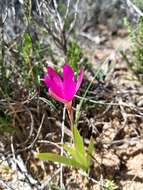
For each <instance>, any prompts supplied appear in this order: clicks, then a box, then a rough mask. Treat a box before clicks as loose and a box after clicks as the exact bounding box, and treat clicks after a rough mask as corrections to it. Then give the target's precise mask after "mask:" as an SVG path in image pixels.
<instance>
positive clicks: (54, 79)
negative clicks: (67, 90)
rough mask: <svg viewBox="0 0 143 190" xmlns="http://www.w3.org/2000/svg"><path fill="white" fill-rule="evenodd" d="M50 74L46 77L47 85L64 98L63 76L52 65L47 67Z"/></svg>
mask: <svg viewBox="0 0 143 190" xmlns="http://www.w3.org/2000/svg"><path fill="white" fill-rule="evenodd" d="M47 70H48V74H47V75H46V76H45V77H44V82H45V84H46V86H47V87H48V88H49V89H51V91H52V92H54V93H55V94H56V95H57V96H59V97H61V98H63V82H62V79H61V77H60V76H59V75H58V74H57V73H56V71H55V70H54V69H52V68H51V67H48V68H47Z"/></svg>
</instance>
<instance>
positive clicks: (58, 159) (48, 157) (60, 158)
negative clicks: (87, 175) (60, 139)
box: [36, 153, 86, 170]
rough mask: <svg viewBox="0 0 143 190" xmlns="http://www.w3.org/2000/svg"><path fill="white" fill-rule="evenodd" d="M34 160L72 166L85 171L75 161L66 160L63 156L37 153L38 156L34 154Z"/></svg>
mask: <svg viewBox="0 0 143 190" xmlns="http://www.w3.org/2000/svg"><path fill="white" fill-rule="evenodd" d="M36 158H40V159H42V160H49V161H53V162H58V163H60V164H65V165H67V166H73V167H76V168H82V169H83V170H86V169H85V168H84V167H83V166H82V165H81V164H79V163H78V162H76V161H75V160H73V159H69V158H66V157H64V156H60V155H59V154H57V153H39V154H36Z"/></svg>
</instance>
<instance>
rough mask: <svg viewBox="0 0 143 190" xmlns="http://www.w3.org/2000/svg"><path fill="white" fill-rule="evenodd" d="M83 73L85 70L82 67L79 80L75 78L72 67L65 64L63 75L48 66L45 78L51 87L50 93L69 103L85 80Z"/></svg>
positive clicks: (45, 81)
mask: <svg viewBox="0 0 143 190" xmlns="http://www.w3.org/2000/svg"><path fill="white" fill-rule="evenodd" d="M83 74H84V71H83V69H81V71H80V73H79V76H78V78H77V80H75V77H74V71H73V69H72V67H71V66H70V65H68V64H65V65H64V67H63V77H61V76H60V75H58V74H57V73H56V71H55V70H54V69H53V68H52V67H48V68H47V74H46V75H45V76H44V78H43V80H44V83H45V84H46V86H47V87H48V88H49V95H51V96H52V97H53V98H54V99H56V100H58V101H60V102H62V103H64V104H66V105H67V104H68V103H69V102H71V101H72V100H73V98H74V96H75V94H76V93H77V91H78V89H79V87H80V85H81V83H82V80H83Z"/></svg>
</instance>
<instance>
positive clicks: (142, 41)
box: [121, 17, 143, 79]
mask: <svg viewBox="0 0 143 190" xmlns="http://www.w3.org/2000/svg"><path fill="white" fill-rule="evenodd" d="M125 25H126V26H127V27H128V30H129V34H130V38H131V48H130V52H131V59H130V60H129V58H128V56H127V55H126V54H124V53H123V52H121V53H122V55H123V57H124V58H125V61H126V62H127V64H128V65H129V67H130V68H131V69H132V70H133V72H134V73H135V74H136V75H137V77H139V79H141V78H140V77H141V75H143V17H140V19H139V22H138V26H137V28H136V29H134V28H133V26H132V25H131V24H130V23H129V22H128V20H125Z"/></svg>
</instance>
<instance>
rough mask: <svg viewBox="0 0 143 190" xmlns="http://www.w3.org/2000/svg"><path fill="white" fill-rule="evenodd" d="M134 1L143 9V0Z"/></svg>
mask: <svg viewBox="0 0 143 190" xmlns="http://www.w3.org/2000/svg"><path fill="white" fill-rule="evenodd" d="M133 3H134V4H135V5H136V6H137V7H138V8H139V9H141V10H143V1H142V0H133Z"/></svg>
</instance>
